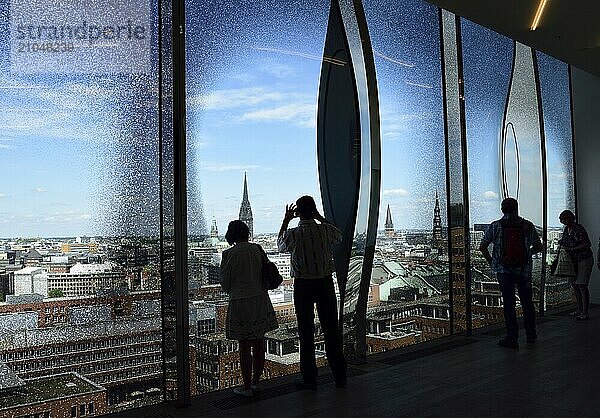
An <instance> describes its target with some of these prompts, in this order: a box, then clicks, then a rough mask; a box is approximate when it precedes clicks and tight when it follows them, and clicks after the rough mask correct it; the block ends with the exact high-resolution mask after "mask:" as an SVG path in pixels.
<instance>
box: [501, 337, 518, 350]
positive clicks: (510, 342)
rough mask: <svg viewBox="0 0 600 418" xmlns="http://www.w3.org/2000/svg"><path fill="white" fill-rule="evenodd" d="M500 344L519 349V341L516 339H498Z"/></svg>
mask: <svg viewBox="0 0 600 418" xmlns="http://www.w3.org/2000/svg"><path fill="white" fill-rule="evenodd" d="M498 345H499V346H500V347H505V348H512V349H513V350H518V349H519V343H518V342H516V341H514V340H509V339H508V338H502V339H501V340H500V341H498Z"/></svg>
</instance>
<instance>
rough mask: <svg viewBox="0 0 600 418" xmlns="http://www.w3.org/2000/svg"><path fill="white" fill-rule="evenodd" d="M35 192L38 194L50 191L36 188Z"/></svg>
mask: <svg viewBox="0 0 600 418" xmlns="http://www.w3.org/2000/svg"><path fill="white" fill-rule="evenodd" d="M33 191H34V192H36V193H46V192H47V191H48V190H46V189H44V188H42V187H36V188H35V189H34V190H33Z"/></svg>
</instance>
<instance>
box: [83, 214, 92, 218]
mask: <svg viewBox="0 0 600 418" xmlns="http://www.w3.org/2000/svg"><path fill="white" fill-rule="evenodd" d="M80 218H81V219H91V218H92V215H90V214H88V213H84V214H82V215H81V216H80Z"/></svg>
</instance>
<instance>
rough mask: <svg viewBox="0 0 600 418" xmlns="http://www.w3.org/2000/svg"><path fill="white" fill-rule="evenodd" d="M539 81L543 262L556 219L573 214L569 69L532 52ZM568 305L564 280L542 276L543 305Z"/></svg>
mask: <svg viewBox="0 0 600 418" xmlns="http://www.w3.org/2000/svg"><path fill="white" fill-rule="evenodd" d="M536 56H537V65H538V73H539V81H540V91H541V99H542V109H543V115H544V131H545V139H546V167H547V179H548V203H547V211H548V232H547V234H546V251H547V256H546V262H547V263H548V265H549V264H550V263H551V262H552V260H553V259H554V258H555V257H556V255H557V251H558V240H559V239H560V237H561V235H562V228H563V227H562V225H561V224H560V222H559V220H558V216H559V214H560V212H562V211H563V210H565V209H569V210H571V211H573V213H576V211H575V187H574V184H575V179H574V177H573V173H574V170H573V142H572V141H573V135H572V125H571V101H570V88H569V68H568V65H567V64H565V63H564V62H561V61H558V60H556V59H555V58H552V57H550V56H548V55H546V54H543V53H541V52H536ZM571 303H572V292H571V286H570V284H569V282H568V280H566V279H564V278H560V277H555V276H552V275H550V274H547V275H546V280H545V291H544V305H545V309H553V308H557V307H560V306H564V305H568V304H571Z"/></svg>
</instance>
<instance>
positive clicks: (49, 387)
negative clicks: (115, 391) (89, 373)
mask: <svg viewBox="0 0 600 418" xmlns="http://www.w3.org/2000/svg"><path fill="white" fill-rule="evenodd" d="M24 382H25V386H24V387H23V388H22V389H19V390H18V391H15V392H13V393H11V394H8V395H4V396H2V397H0V411H2V410H5V409H10V408H14V407H22V406H24V405H32V404H36V403H40V402H47V401H49V400H58V399H64V398H71V397H73V396H79V395H85V394H91V393H96V392H103V391H105V390H106V389H104V388H103V387H102V386H100V385H97V384H95V383H93V382H92V381H91V380H88V379H86V378H85V377H83V376H81V375H79V374H77V373H72V372H71V373H64V374H58V375H54V376H44V377H40V378H36V379H28V380H25V381H24Z"/></svg>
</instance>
